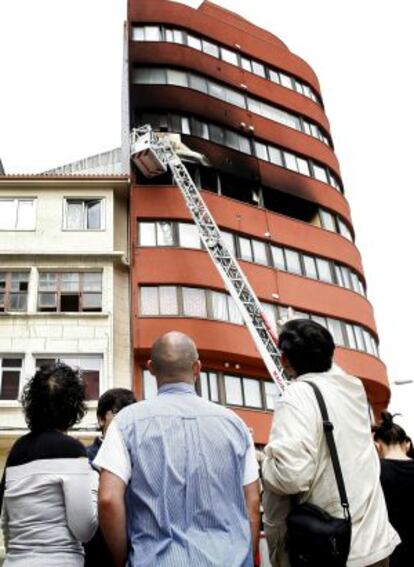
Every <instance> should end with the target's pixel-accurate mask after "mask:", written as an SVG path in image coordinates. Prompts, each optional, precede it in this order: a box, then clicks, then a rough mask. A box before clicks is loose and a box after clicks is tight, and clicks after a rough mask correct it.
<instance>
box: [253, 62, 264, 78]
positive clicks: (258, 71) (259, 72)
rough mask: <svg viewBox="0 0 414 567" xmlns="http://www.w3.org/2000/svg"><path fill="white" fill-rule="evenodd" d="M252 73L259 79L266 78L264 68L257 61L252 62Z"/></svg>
mask: <svg viewBox="0 0 414 567" xmlns="http://www.w3.org/2000/svg"><path fill="white" fill-rule="evenodd" d="M252 71H253V73H254V74H255V75H259V77H266V73H265V68H264V66H263V65H262V64H261V63H258V62H257V61H252Z"/></svg>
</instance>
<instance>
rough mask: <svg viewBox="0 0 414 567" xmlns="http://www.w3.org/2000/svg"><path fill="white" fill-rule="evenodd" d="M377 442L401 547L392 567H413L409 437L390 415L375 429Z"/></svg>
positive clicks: (413, 474)
mask: <svg viewBox="0 0 414 567" xmlns="http://www.w3.org/2000/svg"><path fill="white" fill-rule="evenodd" d="M373 431H374V441H375V443H376V445H377V447H378V451H379V454H380V456H381V484H382V488H383V490H384V495H385V500H386V502H387V508H388V515H389V518H390V522H391V524H392V525H393V527H394V528H395V529H396V530H397V532H398V534H399V536H400V538H401V544H400V545H399V546H398V547H397V548H396V549H395V551H394V553H393V554H392V556H391V558H390V566H391V567H411V566H412V565H414V523H413V520H412V514H413V510H414V460H412V459H410V457H409V456H407V448H408V447H407V440H408V437H407V434H406V433H405V431H404V429H403V428H402V427H400V426H399V425H397V424H396V423H394V416H392V415H391V414H390V413H389V412H387V411H383V412H382V413H381V422H380V423H379V424H378V425H376V426H374V427H373Z"/></svg>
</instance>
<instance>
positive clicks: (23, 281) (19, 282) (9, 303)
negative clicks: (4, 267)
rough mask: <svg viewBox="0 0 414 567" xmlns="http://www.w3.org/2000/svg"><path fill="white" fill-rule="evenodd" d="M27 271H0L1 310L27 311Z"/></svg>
mask: <svg viewBox="0 0 414 567" xmlns="http://www.w3.org/2000/svg"><path fill="white" fill-rule="evenodd" d="M29 276H30V273H29V272H28V271H27V272H0V312H7V311H27V294H28V289H29Z"/></svg>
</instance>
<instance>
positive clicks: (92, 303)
mask: <svg viewBox="0 0 414 567" xmlns="http://www.w3.org/2000/svg"><path fill="white" fill-rule="evenodd" d="M82 306H83V309H96V310H100V309H101V308H102V294H101V293H83V294H82Z"/></svg>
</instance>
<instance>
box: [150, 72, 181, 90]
mask: <svg viewBox="0 0 414 567" xmlns="http://www.w3.org/2000/svg"><path fill="white" fill-rule="evenodd" d="M154 71H158V72H159V71H163V69H154ZM163 83H165V80H164V81H161V80H159V81H158V84H163ZM167 83H168V84H169V85H175V86H177V87H188V76H187V73H185V72H184V71H177V70H176V69H167Z"/></svg>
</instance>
